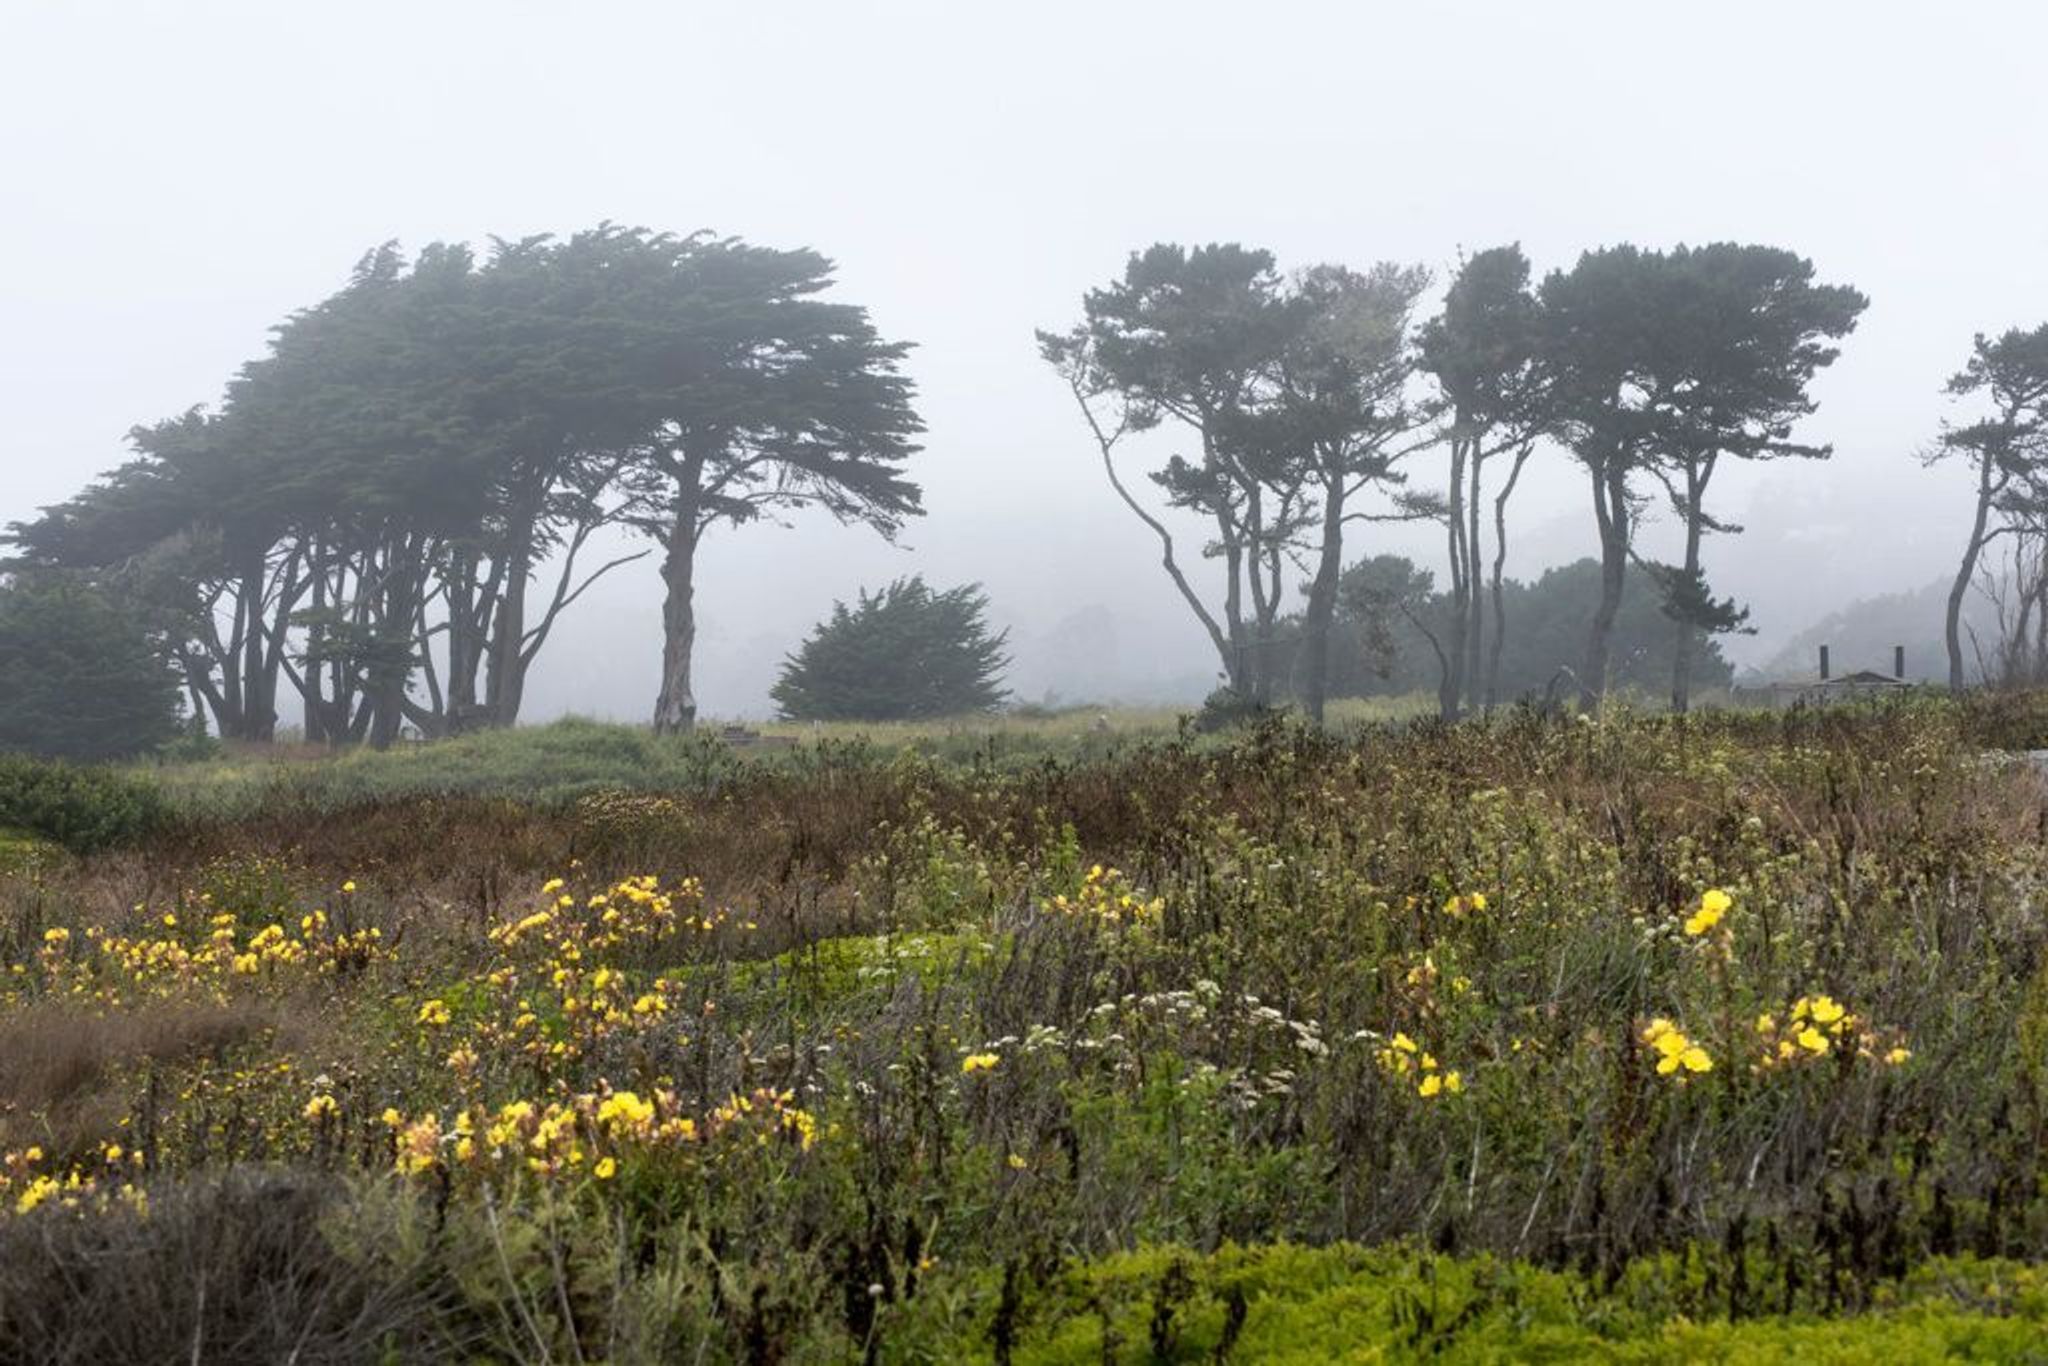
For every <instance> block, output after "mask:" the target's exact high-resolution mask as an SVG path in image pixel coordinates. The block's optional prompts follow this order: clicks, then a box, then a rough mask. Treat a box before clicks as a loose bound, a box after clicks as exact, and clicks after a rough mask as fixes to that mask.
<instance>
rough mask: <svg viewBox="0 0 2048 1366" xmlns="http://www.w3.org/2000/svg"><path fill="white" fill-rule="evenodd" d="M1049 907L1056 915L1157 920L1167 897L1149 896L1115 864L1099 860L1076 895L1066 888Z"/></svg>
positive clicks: (1163, 910)
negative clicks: (1112, 866)
mask: <svg viewBox="0 0 2048 1366" xmlns="http://www.w3.org/2000/svg"><path fill="white" fill-rule="evenodd" d="M1045 908H1046V909H1047V910H1049V911H1051V912H1053V913H1054V914H1056V915H1073V916H1090V917H1093V918H1095V919H1097V920H1106V921H1110V922H1112V923H1123V922H1126V921H1154V920H1157V919H1159V917H1160V916H1161V915H1162V914H1163V913H1164V912H1165V910H1166V900H1165V898H1163V897H1147V896H1146V895H1145V893H1144V892H1143V891H1142V890H1139V889H1137V888H1134V887H1132V886H1131V884H1130V882H1129V880H1128V879H1126V878H1125V877H1124V875H1123V874H1122V873H1121V872H1119V871H1118V870H1117V869H1115V868H1105V867H1103V866H1102V865H1101V864H1099V863H1098V864H1096V865H1095V866H1094V867H1092V868H1090V869H1089V870H1088V875H1087V876H1086V877H1084V878H1082V879H1081V887H1080V890H1079V891H1077V892H1076V893H1075V894H1074V895H1073V896H1068V895H1067V894H1066V893H1064V892H1062V893H1060V894H1059V895H1058V896H1055V897H1054V898H1053V899H1052V900H1051V901H1048V902H1046V903H1045Z"/></svg>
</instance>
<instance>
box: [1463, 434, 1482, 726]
mask: <svg viewBox="0 0 2048 1366" xmlns="http://www.w3.org/2000/svg"><path fill="white" fill-rule="evenodd" d="M1470 463H1471V467H1472V489H1471V492H1470V494H1469V495H1468V496H1467V497H1466V499H1465V598H1466V603H1467V605H1466V609H1465V617H1466V623H1465V639H1464V642H1463V648H1464V651H1465V660H1464V663H1463V664H1462V665H1461V666H1460V668H1461V671H1462V672H1463V674H1464V679H1465V710H1467V711H1477V710H1479V697H1480V677H1479V661H1480V658H1481V654H1482V650H1483V642H1484V639H1485V635H1486V616H1485V613H1484V612H1483V611H1481V609H1480V605H1479V584H1480V581H1481V566H1482V563H1483V556H1482V553H1481V543H1480V537H1479V505H1480V500H1481V497H1482V496H1483V492H1484V488H1485V485H1484V482H1483V476H1482V469H1483V467H1484V465H1485V463H1486V455H1485V451H1484V450H1483V449H1482V448H1481V446H1480V444H1479V442H1478V441H1476V440H1475V441H1474V442H1473V444H1472V458H1471V462H1470Z"/></svg>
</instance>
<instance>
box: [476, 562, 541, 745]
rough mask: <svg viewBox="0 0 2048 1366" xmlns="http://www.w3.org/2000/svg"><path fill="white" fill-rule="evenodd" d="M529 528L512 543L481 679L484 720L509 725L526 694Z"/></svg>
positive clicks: (529, 565)
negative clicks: (486, 663)
mask: <svg viewBox="0 0 2048 1366" xmlns="http://www.w3.org/2000/svg"><path fill="white" fill-rule="evenodd" d="M530 545H531V532H528V533H526V536H525V538H524V539H523V540H522V541H521V542H518V543H515V545H514V548H513V551H512V557H511V563H510V564H509V565H508V566H507V567H506V571H505V581H504V583H503V585H502V586H501V587H500V590H499V596H498V619H497V622H496V624H495V625H494V626H493V627H492V628H491V638H490V661H489V666H488V671H487V673H486V676H485V679H484V711H485V720H486V723H487V724H489V725H493V726H510V725H514V724H516V723H517V722H518V720H519V706H520V703H521V702H523V701H524V700H525V697H526V660H525V656H524V650H523V649H522V647H523V646H524V645H525V643H526V588H527V581H528V579H529V578H531V577H532V573H533V564H532V553H533V552H532V550H531V549H530Z"/></svg>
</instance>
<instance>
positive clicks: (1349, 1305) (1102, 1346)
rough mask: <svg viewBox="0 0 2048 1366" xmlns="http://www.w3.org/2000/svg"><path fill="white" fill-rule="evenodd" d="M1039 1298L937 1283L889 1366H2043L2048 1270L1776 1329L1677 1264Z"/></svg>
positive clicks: (1113, 1287)
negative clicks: (1986, 1365) (1775, 1364)
mask: <svg viewBox="0 0 2048 1366" xmlns="http://www.w3.org/2000/svg"><path fill="white" fill-rule="evenodd" d="M1762 1270H1763V1269H1762V1268H1759V1271H1760V1272H1762ZM1030 1281H1031V1278H1030V1277H1029V1275H1028V1274H1020V1273H1019V1272H1017V1271H1015V1270H1011V1271H1009V1272H1006V1273H1003V1274H997V1273H988V1274H985V1275H981V1276H978V1277H976V1278H974V1279H973V1280H972V1282H971V1287H970V1288H966V1289H956V1290H955V1291H954V1292H953V1293H950V1294H949V1293H948V1292H947V1291H946V1289H945V1288H944V1286H945V1281H944V1278H940V1279H939V1281H938V1282H937V1283H936V1284H935V1285H933V1286H932V1287H931V1293H927V1294H920V1295H918V1296H917V1297H915V1298H914V1299H911V1300H910V1301H908V1302H906V1303H905V1304H903V1305H902V1306H901V1307H900V1310H899V1313H900V1317H899V1318H898V1319H897V1321H896V1322H895V1323H892V1324H891V1325H890V1331H889V1332H888V1333H887V1335H886V1342H887V1349H886V1350H885V1352H884V1353H883V1355H884V1356H885V1358H887V1359H891V1360H928V1361H996V1360H999V1359H1005V1358H1006V1359H1007V1360H1009V1361H1011V1362H1013V1363H1015V1364H1016V1366H1053V1364H1054V1363H1065V1362H1076V1363H1079V1362H1087V1363H1100V1362H1209V1361H1235V1362H1279V1363H1299V1364H1300V1366H1308V1364H1309V1363H1321V1362H1391V1361H1425V1360H1427V1361H1440V1362H1518V1361H1543V1362H1578V1361H1603V1362H1698V1361H1740V1362H1748V1361H1798V1362H1802V1363H1828V1362H1841V1363H1851V1362H1856V1363H1861V1362H1873V1361H1944V1360H1964V1361H2001V1362H2005V1361H2048V1268H2043V1267H2037V1266H2030V1265H2023V1264H2017V1263H2012V1262H2000V1261H1986V1260H1977V1259H1974V1258H1968V1257H1961V1258H1938V1259H1933V1260H1930V1261H1928V1262H1926V1263H1924V1264H1923V1265H1921V1266H1920V1267H1919V1268H1917V1269H1916V1270H1914V1271H1912V1272H1910V1273H1909V1274H1908V1275H1906V1276H1905V1277H1904V1278H1902V1279H1900V1280H1896V1281H1888V1282H1884V1283H1881V1284H1877V1285H1874V1286H1867V1287H1863V1288H1861V1289H1860V1290H1858V1291H1856V1292H1855V1302H1856V1305H1857V1306H1858V1307H1855V1308H1852V1307H1851V1305H1850V1304H1849V1303H1847V1302H1845V1303H1844V1304H1843V1305H1842V1306H1841V1307H1840V1308H1839V1309H1838V1310H1836V1311H1834V1312H1820V1311H1816V1310H1812V1309H1799V1310H1796V1311H1794V1312H1791V1313H1783V1312H1779V1311H1778V1310H1777V1309H1776V1308H1775V1307H1774V1297H1775V1296H1776V1295H1777V1294H1779V1293H1780V1289H1779V1288H1778V1287H1775V1286H1773V1285H1772V1284H1771V1283H1770V1280H1769V1279H1768V1277H1767V1276H1764V1275H1761V1274H1760V1275H1759V1276H1758V1277H1757V1278H1756V1279H1752V1280H1749V1281H1747V1282H1745V1283H1744V1284H1742V1285H1740V1286H1731V1284H1730V1283H1729V1282H1728V1281H1727V1280H1726V1279H1717V1278H1715V1277H1713V1276H1711V1275H1707V1274H1705V1273H1704V1271H1703V1266H1702V1264H1701V1263H1699V1262H1696V1261H1694V1260H1691V1259H1688V1258H1685V1257H1682V1256H1675V1255H1674V1256H1666V1257H1657V1258H1647V1259H1643V1260H1640V1261H1637V1262H1635V1263H1632V1264H1630V1266H1629V1267H1628V1268H1627V1269H1626V1270H1625V1271H1623V1272H1622V1273H1621V1274H1620V1275H1619V1276H1618V1277H1616V1278H1614V1279H1613V1282H1612V1284H1608V1282H1607V1280H1606V1279H1605V1278H1602V1279H1599V1280H1589V1279H1588V1278H1586V1277H1583V1276H1580V1275H1578V1274H1575V1273H1570V1272H1559V1271H1550V1270H1543V1269H1539V1268H1536V1267H1531V1266H1527V1265H1521V1264H1514V1263H1508V1262H1502V1261H1497V1260H1495V1259H1493V1258H1491V1257H1486V1256H1477V1257H1449V1256H1439V1255H1435V1254H1430V1253H1423V1252H1414V1251H1404V1250H1399V1249H1366V1248H1360V1247H1356V1246H1342V1245H1340V1246H1335V1247H1326V1248H1304V1247H1297V1246H1289V1245H1271V1246H1256V1247H1235V1246H1226V1247H1224V1248H1222V1249H1220V1250H1219V1251H1217V1252H1215V1253H1212V1254H1208V1255H1201V1254H1197V1253H1193V1252H1189V1251H1187V1250H1185V1249H1177V1248H1148V1249H1144V1250H1141V1251H1137V1252H1130V1253H1123V1254H1118V1255H1115V1256H1110V1257H1106V1258H1103V1259H1101V1260H1098V1261H1092V1262H1085V1263H1079V1264H1074V1265H1071V1266H1068V1267H1066V1268H1064V1269H1062V1270H1060V1271H1058V1272H1056V1273H1054V1274H1053V1275H1052V1276H1051V1277H1050V1278H1048V1279H1046V1280H1045V1281H1044V1282H1043V1283H1041V1284H1036V1285H1033V1284H1030ZM1006 1285H1007V1289H1006V1288H1005V1287H1006ZM1812 1289H1813V1286H1812V1284H1811V1283H1805V1284H1804V1285H1802V1284H1801V1283H1799V1282H1796V1281H1795V1283H1794V1287H1793V1289H1792V1290H1791V1291H1790V1294H1791V1297H1792V1298H1793V1300H1794V1301H1795V1302H1804V1301H1805V1300H1807V1299H1808V1298H1809V1297H1810V1295H1811V1292H1812ZM1731 1295H1732V1296H1734V1297H1735V1299H1736V1301H1737V1303H1736V1305H1735V1307H1734V1312H1735V1314H1736V1315H1737V1316H1736V1317H1731V1316H1730V1314H1731Z"/></svg>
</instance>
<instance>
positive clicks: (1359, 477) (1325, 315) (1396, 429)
mask: <svg viewBox="0 0 2048 1366" xmlns="http://www.w3.org/2000/svg"><path fill="white" fill-rule="evenodd" d="M1428 287H1429V272H1428V271H1426V270H1424V269H1422V268H1421V267H1420V266H1400V265H1394V264H1392V263H1388V262H1382V263H1381V264H1379V265H1376V266H1374V267H1373V268H1372V269H1371V270H1368V271H1354V270H1349V269H1346V268H1345V267H1343V266H1331V265H1323V266H1314V267H1311V268H1310V269H1308V270H1305V271H1303V272H1302V273H1301V274H1300V275H1298V276H1297V277H1296V278H1295V280H1294V282H1293V293H1292V299H1293V300H1294V301H1295V303H1296V305H1297V307H1298V309H1299V318H1298V321H1297V326H1296V328H1295V330H1294V332H1293V335H1292V336H1291V337H1290V338H1289V341H1288V344H1287V346H1286V347H1285V348H1284V349H1283V351H1282V352H1281V356H1280V363H1279V367H1278V371H1277V382H1276V384H1275V386H1274V392H1273V397H1272V401H1271V403H1270V404H1268V405H1266V407H1265V409H1264V416H1263V419H1262V421H1261V422H1260V424H1259V425H1260V429H1261V432H1262V437H1261V439H1263V440H1264V441H1265V442H1266V443H1267V445H1268V446H1269V447H1270V450H1269V451H1268V453H1267V455H1266V457H1265V463H1266V465H1267V467H1268V468H1274V469H1287V470H1292V471H1294V472H1295V473H1294V475H1293V485H1294V486H1299V487H1301V488H1303V489H1304V490H1305V491H1306V495H1307V498H1306V501H1305V503H1304V514H1305V515H1304V517H1303V527H1302V531H1301V533H1300V536H1301V545H1300V549H1301V551H1302V552H1303V554H1304V556H1305V558H1307V559H1308V561H1309V566H1310V574H1309V579H1308V584H1307V597H1308V602H1307V606H1306V607H1305V608H1304V609H1303V611H1302V617H1301V629H1302V634H1303V649H1302V655H1301V663H1302V669H1303V672H1302V675H1301V677H1300V679H1299V681H1298V687H1297V695H1298V696H1299V697H1300V698H1301V700H1302V707H1303V709H1304V710H1305V711H1306V712H1307V713H1308V715H1309V716H1310V718H1311V719H1313V720H1315V721H1317V722H1321V721H1322V719H1323V710H1324V704H1325V701H1326V699H1327V696H1328V692H1329V682H1330V638H1331V633H1332V629H1333V626H1334V623H1335V620H1336V615H1337V599H1338V586H1339V583H1340V581H1341V580H1342V578H1343V574H1344V557H1345V553H1346V552H1345V541H1346V531H1347V529H1348V528H1349V527H1350V526H1351V525H1352V524H1354V523H1356V522H1359V521H1363V520H1368V519H1373V520H1376V519H1379V518H1381V517H1383V516H1386V515H1388V514H1386V513H1384V512H1382V511H1380V510H1379V508H1380V504H1378V503H1373V504H1362V503H1361V501H1360V498H1361V495H1363V494H1365V493H1367V492H1368V491H1382V490H1385V491H1392V490H1396V489H1398V486H1399V485H1400V484H1401V483H1402V482H1403V480H1402V475H1401V472H1400V469H1399V466H1400V462H1401V460H1402V459H1403V457H1405V456H1407V455H1409V454H1410V453H1412V452H1413V451H1414V450H1415V449H1417V448H1418V447H1419V446H1421V445H1423V444H1425V438H1424V435H1423V434H1424V432H1425V431H1426V429H1427V428H1428V426H1429V424H1430V421H1431V419H1432V417H1433V415H1434V408H1433V407H1432V405H1430V404H1429V403H1428V402H1426V401H1422V400H1419V399H1418V398H1417V396H1416V395H1415V394H1414V392H1413V387H1412V385H1411V383H1410V381H1411V378H1412V376H1413V375H1414V372H1415V352H1414V348H1413V347H1412V346H1411V345H1410V338H1409V325H1408V324H1409V318H1410V316H1411V315H1412V313H1413V312H1414V308H1415V303H1416V300H1417V299H1418V298H1420V297H1421V295H1422V292H1423V291H1424V290H1425V289H1427V288H1428ZM1291 549H1293V547H1290V550H1291Z"/></svg>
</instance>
